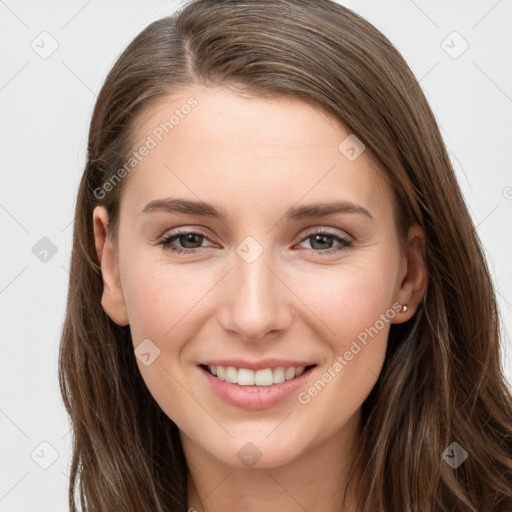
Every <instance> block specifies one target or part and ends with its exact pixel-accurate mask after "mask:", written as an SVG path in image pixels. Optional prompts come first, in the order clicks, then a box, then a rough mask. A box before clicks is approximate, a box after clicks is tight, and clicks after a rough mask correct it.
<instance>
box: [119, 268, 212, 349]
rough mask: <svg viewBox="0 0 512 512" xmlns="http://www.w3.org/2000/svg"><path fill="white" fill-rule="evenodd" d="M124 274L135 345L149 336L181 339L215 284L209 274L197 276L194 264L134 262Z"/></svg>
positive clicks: (156, 338) (162, 338)
mask: <svg viewBox="0 0 512 512" xmlns="http://www.w3.org/2000/svg"><path fill="white" fill-rule="evenodd" d="M127 271H128V272H127V277H128V278H127V279H126V280H125V283H124V290H125V299H126V305H127V310H128V318H129V320H130V328H131V332H132V337H133V341H134V344H137V343H139V342H140V340H141V339H144V338H150V339H151V338H152V337H153V338H154V339H155V340H162V341H164V340H168V339H171V338H173V337H174V339H175V340H176V341H179V340H180V339H182V337H183V336H184V334H185V333H184V332H183V329H184V328H186V326H187V325H188V324H190V319H191V318H193V317H194V318H196V317H197V315H198V314H200V312H201V310H202V304H205V303H206V302H205V303H203V301H204V300H205V298H206V297H205V296H206V295H207V293H208V291H209V290H211V289H212V288H213V286H214V285H215V282H216V280H215V279H214V277H215V276H214V275H211V274H212V273H211V272H208V271H206V272H202V273H201V274H200V277H199V275H198V272H197V270H194V267H193V265H167V264H155V263H154V262H153V263H150V262H147V264H141V265H137V264H136V262H135V261H133V262H132V263H131V264H130V266H129V267H128V268H127ZM178 332H179V333H180V336H179V337H177V336H176V334H177V333H178Z"/></svg>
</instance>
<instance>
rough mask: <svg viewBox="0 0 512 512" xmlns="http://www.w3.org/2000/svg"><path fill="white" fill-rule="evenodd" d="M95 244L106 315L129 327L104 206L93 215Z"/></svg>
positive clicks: (102, 302)
mask: <svg viewBox="0 0 512 512" xmlns="http://www.w3.org/2000/svg"><path fill="white" fill-rule="evenodd" d="M92 217H93V218H92V221H93V226H94V244H95V247H96V256H97V259H98V264H99V265H100V267H101V275H102V278H103V293H102V296H101V305H102V307H103V309H104V310H105V313H107V315H108V316H109V317H110V318H111V319H112V321H113V322H115V323H116V324H118V325H128V323H129V322H128V314H127V311H126V304H125V300H124V296H123V291H122V286H121V279H120V277H119V262H118V258H117V254H116V251H115V249H114V247H113V246H112V243H111V241H110V240H109V237H108V236H107V233H108V214H107V211H106V209H105V207H104V206H97V207H96V208H95V209H94V211H93V215H92Z"/></svg>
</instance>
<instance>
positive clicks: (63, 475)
mask: <svg viewBox="0 0 512 512" xmlns="http://www.w3.org/2000/svg"><path fill="white" fill-rule="evenodd" d="M341 3H343V4H344V5H346V6H348V7H350V8H352V9H354V10H355V11H356V12H358V13H360V14H361V15H362V16H363V17H365V18H366V19H368V20H369V21H370V22H372V23H373V24H374V25H375V26H376V27H377V28H379V29H380V30H381V31H382V32H384V34H385V35H386V36H387V37H388V38H389V39H390V40H391V41H392V42H393V43H394V44H395V46H396V47H397V48H398V50H399V51H400V52H401V53H402V54H403V56H404V57H405V59H406V60H407V62H408V63H409V65H410V66H411V68H412V70H413V71H414V73H415V75H416V76H417V78H418V79H419V80H420V83H421V86H422V88H423V90H424V91H425V93H426V95H427V98H428V99H429V102H430V105H431V107H432V109H433V111H434V113H435V115H436V117H437V119H438V122H439V124H440V127H441V130H442V133H443V136H444V139H445V141H446V144H447V146H448V148H449V150H450V154H451V158H452V160H453V163H454V166H455V169H456V172H457V176H458V179H459V182H460V186H461V188H462V190H463V193H464V196H465V197H466V200H467V202H468V204H469V207H470V210H471V213H472V215H473V218H474V221H475V223H476V224H477V226H478V232H479V234H480V236H481V238H482V241H483V243H484V246H485V248H486V253H487V256H488V258H489V265H490V267H491V269H492V272H493V275H494V277H495V281H496V284H497V289H498V293H499V301H500V306H501V311H502V314H503V320H504V327H505V329H506V331H507V332H508V333H510V332H511V326H512V275H511V271H510V270H511V269H510V261H511V256H512V246H511V234H512V228H511V218H512V173H511V162H512V155H511V142H512V122H511V121H512V99H511V98H512V72H511V62H512V32H511V31H510V25H511V21H512V3H511V1H510V0H501V1H496V0H482V1H475V0H474V1H466V0H459V1H448V2H447V1H440V0H439V1H432V2H427V1H425V0H422V1H420V0H416V1H415V2H414V1H412V0H394V1H387V2H368V1H366V2H364V1H356V0H352V1H344V2H341ZM178 5H179V4H178V3H177V2H169V1H167V2H166V1H157V0H152V1H145V2H137V3H136V2H134V1H130V2H126V1H124V2H121V1H120V0H116V1H110V2H108V4H107V3H106V2H99V1H98V0H90V1H81V2H79V1H74V2H69V1H68V2H64V1H63V0H61V1H47V2H36V1H35V0H32V1H19V2H15V1H14V0H8V1H6V2H4V1H1V0H0V43H1V48H2V53H1V63H2V66H1V67H0V109H1V110H0V112H1V117H0V119H1V122H0V130H1V134H0V162H1V165H0V172H1V180H2V181H1V183H2V186H1V189H0V237H1V240H2V250H1V252H0V258H1V260H0V308H1V315H2V316H1V320H2V321H1V324H0V329H1V336H2V338H1V339H2V357H1V359H0V379H1V387H0V390H1V395H0V471H1V472H0V512H4V511H5V512H7V511H8V512H27V511H49V510H52V511H55V512H59V511H65V510H68V509H67V485H68V482H67V479H68V472H69V458H70V435H69V424H68V420H67V415H66V413H65V410H64V407H63V405H62V403H61V398H60V393H59V388H58V381H57V354H58V344H59V335H60V329H61V323H62V319H63V315H64V308H65V300H66V287H67V279H68V268H69V260H70V250H71V235H72V228H71V223H72V218H73V208H74V201H75V196H76V191H77V187H78V183H79V180H80V176H81V174H82V170H83V167H84V163H85V152H86V146H87V130H88V125H89V121H90V117H91V113H92V108H93V105H94V101H95V99H96V94H97V92H98V91H99V89H100V87H101V84H102V83H103V80H104V79H105V77H106V74H107V72H108V70H109V69H110V67H111V65H112V64H113V62H114V59H115V58H116V57H117V56H118V55H119V53H120V52H121V51H122V50H123V49H124V48H125V47H126V45H127V44H128V43H129V41H130V40H131V39H132V38H133V37H134V36H135V35H136V34H137V33H138V32H139V31H141V30H142V29H143V28H144V27H145V26H146V25H147V24H149V23H150V22H152V21H154V20H156V19H158V18H160V17H163V16H165V15H168V14H171V13H172V12H173V11H174V10H175V8H176V7H177V6H178ZM44 31H46V32H48V33H49V34H50V35H51V36H48V35H42V36H41V35H40V34H41V32H44ZM454 31H456V32H457V33H458V34H459V35H457V34H455V35H454V34H452V33H453V32H454ZM52 38H53V39H54V40H55V41H56V42H57V44H58V48H57V49H56V51H55V52H54V53H53V54H52V55H50V56H49V57H48V58H46V59H43V58H41V56H40V55H39V54H38V53H37V52H36V51H35V50H34V49H32V47H31V45H32V46H34V47H35V48H36V49H37V51H38V52H39V53H41V52H43V51H49V50H51V49H52V46H51V45H52V44H56V43H52ZM464 40H465V41H467V44H469V47H468V49H467V50H466V51H465V52H464V53H462V54H461V55H458V54H459V53H460V51H461V50H462V49H463V48H464V45H465V43H464ZM443 41H444V43H443ZM454 57H457V58H454ZM43 237H47V238H48V239H50V240H51V242H52V243H53V244H54V245H55V249H56V250H57V252H56V254H55V255H53V256H52V253H51V252H50V253H48V255H47V261H46V262H43V261H41V260H40V259H39V258H38V257H36V255H35V254H34V253H33V252H32V248H33V247H34V245H35V244H36V243H38V241H39V240H40V239H41V238H43ZM36 252H37V251H36ZM42 256H43V255H42V254H41V255H40V257H42ZM461 263H462V262H461ZM507 332H505V340H506V345H505V347H504V350H505V354H504V367H505V371H506V374H507V376H508V379H509V381H510V382H512V354H511V352H512V351H511V346H510V337H509V335H508V334H507ZM41 443H45V444H42V445H41ZM46 443H49V444H46ZM50 445H51V446H50ZM54 459H55V460H54ZM42 466H43V467H44V466H49V467H48V468H47V469H44V468H43V467H42Z"/></svg>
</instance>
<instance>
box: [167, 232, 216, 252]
mask: <svg viewBox="0 0 512 512" xmlns="http://www.w3.org/2000/svg"><path fill="white" fill-rule="evenodd" d="M204 240H208V239H207V238H206V236H205V235H203V234H202V233H196V232H195V231H178V232H174V233H173V234H171V235H169V236H166V237H165V238H164V239H163V240H161V241H160V242H159V243H158V245H161V246H162V247H163V248H164V249H166V250H168V251H171V252H175V253H178V254H179V253H186V252H188V253H190V252H201V251H202V250H203V249H204V248H205V247H201V244H202V242H203V241H204ZM175 241H176V242H179V243H180V245H181V248H180V247H176V246H175V245H174V242H175Z"/></svg>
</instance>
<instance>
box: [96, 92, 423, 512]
mask: <svg viewBox="0 0 512 512" xmlns="http://www.w3.org/2000/svg"><path fill="white" fill-rule="evenodd" d="M191 95H193V96H194V97H195V98H196V99H197V101H198V105H197V107H196V108H195V109H193V110H192V111H191V113H190V114H189V115H188V116H186V117H184V119H181V120H180V123H179V124H178V125H177V126H175V127H174V129H173V130H172V131H171V132H170V133H169V134H167V135H165V136H164V138H163V139H162V141H161V142H160V143H159V144H158V145H157V147H155V148H154V149H152V150H151V152H150V153H149V154H148V155H147V156H146V157H145V158H144V159H143V160H142V161H141V162H140V163H139V164H138V165H137V167H136V168H135V169H134V170H133V171H132V172H131V174H130V175H129V176H128V177H127V178H125V179H126V180H127V183H126V184H125V185H126V187H125V188H124V190H123V194H122V200H121V209H120V225H119V232H118V240H117V246H116V245H115V244H112V242H111V240H110V239H109V238H108V237H107V236H106V229H107V214H106V211H105V209H104V208H103V207H97V208H96V209H95V210H94V214H93V219H92V221H93V223H94V232H95V242H96V250H97V254H98V259H99V261H100V262H101V268H102V274H103V280H104V292H103V297H102V305H103V308H104V309H105V311H106V313H107V314H108V315H109V316H110V318H111V319H112V320H113V321H114V322H116V323H118V324H119V325H127V324H130V329H131V332H132V336H133V344H134V348H136V347H137V346H138V345H139V344H140V343H141V342H142V341H143V340H145V339H150V340H151V341H152V343H154V345H156V346H157V347H158V348H159V350H160V355H159V357H157V358H156V359H155V360H154V361H153V362H152V363H151V364H150V365H148V366H146V365H144V364H142V363H141V361H140V360H139V359H137V362H138V365H139V368H140V372H141V374H142V377H143V379H144V381H145V383H146V385H147V387H148V389H149V390H150V392H151V394H152V395H153V397H154V398H155V400H156V401H157V402H158V404H159V405H160V407H161V408H162V410H163V411H164V412H165V413H166V414H167V415H168V417H169V418H171V419H172V420H173V421H174V422H175V423H176V424H177V425H178V427H179V429H180V433H181V438H182V442H183V447H184V450H185V455H186V459H187V463H188V467H189V472H190V479H189V507H193V508H195V509H196V510H198V511H201V510H205V511H216V510H234V509H235V508H236V509H239V510H245V511H249V512H256V511H261V510H265V511H267V512H273V511H279V512H282V511H283V510H285V511H303V510H308V511H311V512H312V511H323V512H325V511H341V510H344V511H349V510H350V511H352V510H357V507H356V505H355V503H354V500H353V497H352V495H351V493H350V492H349V493H348V496H347V500H346V502H345V503H342V489H343V486H344V484H345V482H346V479H347V465H348V463H349V462H350V461H351V460H352V458H353V457H354V455H355V454H356V453H357V451H358V447H359V436H360V428H361V405H362V403H363V402H364V400H365V398H366V397H367V396H368V394H369V393H370V391H371V390H372V388H373V386H374V385H375V383H376V381H377V378H378V375H379V373H380V371H381V369H382V365H383V362H384V357H385V350H386V344H387V339H388V334H389V328H390V325H391V323H400V322H404V321H406V320H408V319H410V318H411V316H413V315H414V312H415V311H416V309H417V306H418V304H419V303H420V301H421V298H422V295H423V293H424V290H425V287H426V283H427V279H428V277H427V272H426V269H425V263H424V262H425V257H424V254H425V251H424V242H425V240H424V235H423V233H422V231H421V229H420V228H419V227H418V226H416V225H413V226H412V227H411V229H410V231H409V234H408V238H407V245H406V248H405V250H404V251H400V247H399V243H398V238H397V233H396V228H395V219H394V216H393V209H392V194H391V190H390V189H389V187H388V186H387V184H386V183H385V182H384V180H383V179H382V177H381V171H380V169H379V163H378V162H377V161H376V159H375V158H374V157H373V156H372V154H371V153H370V151H369V149H368V148H367V149H365V151H363V153H362V154H361V155H360V156H359V157H358V158H357V159H356V160H354V161H350V160H348V159H347V158H346V157H345V156H344V155H343V154H342V153H341V152H340V151H339V149H338V146H339V144H340V142H341V141H342V140H344V139H345V137H346V136H347V135H349V134H350V131H349V130H348V129H347V128H346V127H344V126H342V125H341V124H340V123H338V122H336V121H335V120H334V119H333V118H330V117H329V116H328V115H327V114H325V113H324V112H323V111H321V110H320V109H319V108H318V107H315V106H312V105H311V104H308V103H306V102H304V101H303V100H300V99H297V98H293V97H285V98H279V99H260V98H258V99H244V98H242V97H240V96H238V95H237V94H236V93H235V92H234V91H232V90H227V89H225V88H220V87H217V88H208V89H202V88H199V87H191V88H189V89H187V90H182V91H180V93H179V94H175V95H173V96H169V97H167V98H165V100H162V101H160V102H159V103H158V104H154V105H152V106H151V107H150V108H148V109H147V110H146V112H144V115H143V117H142V118H141V119H140V123H139V124H138V126H137V140H143V139H144V137H145V136H147V134H149V133H151V131H152V130H153V129H154V128H155V127H156V126H158V125H159V123H160V122H162V121H163V120H165V119H168V118H169V115H170V113H172V112H173V111H174V110H175V109H176V108H180V106H181V105H183V104H184V103H185V102H186V100H187V98H189V97H190V96H191ZM171 196H172V197H180V198H186V199H191V200H201V201H205V202H207V203H212V204H214V205H215V206H217V207H218V208H222V209H223V210H224V211H225V212H226V215H227V217H226V219H225V221H221V220H219V219H214V218H208V217H201V216H198V215H190V214H172V213H167V212H153V213H151V214H141V213H140V212H141V210H142V209H143V208H144V206H145V205H146V204H147V203H149V202H150V201H153V200H155V199H161V198H168V197H171ZM339 199H344V200H348V201H352V202H353V203H356V204H358V205H361V206H363V207H364V208H366V209H367V210H368V211H369V212H370V213H371V215H372V216H373V220H372V219H370V218H368V217H366V216H365V215H363V214H360V213H341V214H334V215H330V216H328V217H315V218H309V219H302V220H296V221H293V222H292V221H290V222H287V221H286V220H285V219H284V214H285V212H286V211H287V210H288V209H289V208H292V207H294V206H301V205H303V204H311V203H317V202H320V201H331V200H339ZM176 228H183V229H186V230H189V231H192V232H199V233H200V234H202V235H205V238H201V237H197V238H196V239H195V241H194V240H193V243H192V244H191V243H190V242H189V245H186V244H187V239H185V240H183V239H181V240H179V239H178V240H175V241H174V242H173V244H172V245H173V246H174V247H178V248H182V249H183V248H185V250H187V249H186V248H187V247H188V248H189V249H188V251H190V252H189V253H188V254H174V253H172V252H170V251H169V250H168V249H165V248H164V247H163V246H162V245H158V242H159V241H161V240H162V238H163V237H164V236H167V235H169V234H172V233H174V231H175V230H176ZM319 229H327V230H328V231H329V232H331V233H333V234H335V235H338V236H344V237H346V238H349V240H351V241H353V245H352V246H351V247H349V248H343V246H341V244H340V243H339V242H338V241H337V240H336V239H333V238H329V237H327V241H325V240H320V241H319V242H316V238H315V237H314V236H313V237H312V236H311V235H312V234H314V233H315V232H316V230H319ZM306 235H308V236H309V238H306ZM246 236H252V237H253V238H254V239H255V240H257V242H258V243H259V244H260V246H261V248H262V249H263V252H262V254H261V255H260V256H259V257H258V258H257V259H256V260H255V261H253V262H252V263H248V262H247V261H245V260H244V259H243V258H242V257H240V256H239V254H238V253H237V252H236V248H237V246H238V245H239V244H240V243H241V242H242V241H243V240H244V239H245V237H246ZM194 247H203V252H201V253H197V252H195V251H197V249H194ZM336 248H338V249H340V250H339V251H338V252H335V253H333V254H329V255H325V254H324V255H322V254H318V253H316V252H315V249H316V250H317V251H318V252H321V251H325V250H329V249H336ZM396 302H398V303H400V304H407V306H408V311H407V312H403V313H397V314H395V315H394V318H392V319H391V320H390V321H389V322H387V323H385V326H384V328H382V329H380V330H379V332H378V334H377V335H375V336H374V337H373V338H369V342H368V343H367V345H366V346H364V348H363V349H362V350H361V351H360V352H359V353H357V355H355V356H354V357H353V359H352V360H350V361H348V362H347V365H346V366H344V368H343V370H342V371H341V372H339V373H338V374H337V375H336V377H335V378H333V379H332V380H331V381H330V382H329V383H328V384H327V385H326V386H325V387H324V388H323V389H322V390H321V392H319V393H318V394H317V395H316V396H315V397H314V398H312V399H311V401H310V402H309V403H307V404H302V403H300V402H299V401H298V398H297V393H294V394H292V396H291V397H289V398H288V399H286V400H285V401H284V402H282V403H280V404H278V405H276V406H274V407H270V408H268V409H264V410H256V411H254V410H246V409H242V408H239V407H235V406H233V405H230V404H228V403H226V402H224V401H223V400H222V399H220V398H218V397H217V396H216V395H214V394H213V392H212V391H211V390H210V388H209V386H208V385H207V383H206V381H205V379H204V378H199V376H200V375H199V372H201V371H202V370H200V369H199V368H198V366H197V365H198V364H199V363H201V362H202V361H205V360H207V359H213V358H221V357H241V358H246V359H251V360H253V359H259V358H263V357H281V358H286V359H303V360H307V361H313V362H315V363H316V364H317V367H316V368H315V370H314V371H313V372H312V373H310V375H309V377H308V380H307V383H306V384H305V385H304V386H303V387H302V388H301V391H304V390H306V391H307V389H308V388H309V387H310V386H311V385H312V384H313V383H314V382H315V381H317V380H318V379H319V378H320V377H321V376H322V374H323V373H324V372H326V371H327V370H328V368H329V367H332V365H333V363H334V362H335V361H336V358H337V356H339V355H343V354H344V353H345V352H346V351H347V350H348V349H349V348H350V346H351V343H352V342H353V340H355V339H356V338H357V336H358V334H360V333H361V332H362V331H364V329H365V328H367V327H370V326H374V325H375V323H376V321H377V320H378V319H379V318H380V315H382V314H384V313H385V312H386V311H388V310H389V309H390V308H391V307H392V304H393V303H396ZM248 442H251V443H253V444H254V445H255V446H256V447H257V449H258V450H259V452H260V453H261V459H260V460H259V461H258V463H257V464H256V465H255V466H253V467H247V466H246V465H244V463H243V462H242V461H241V460H240V459H239V458H238V456H237V453H238V452H239V451H240V450H241V448H242V447H244V446H245V445H246V443H248Z"/></svg>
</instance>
